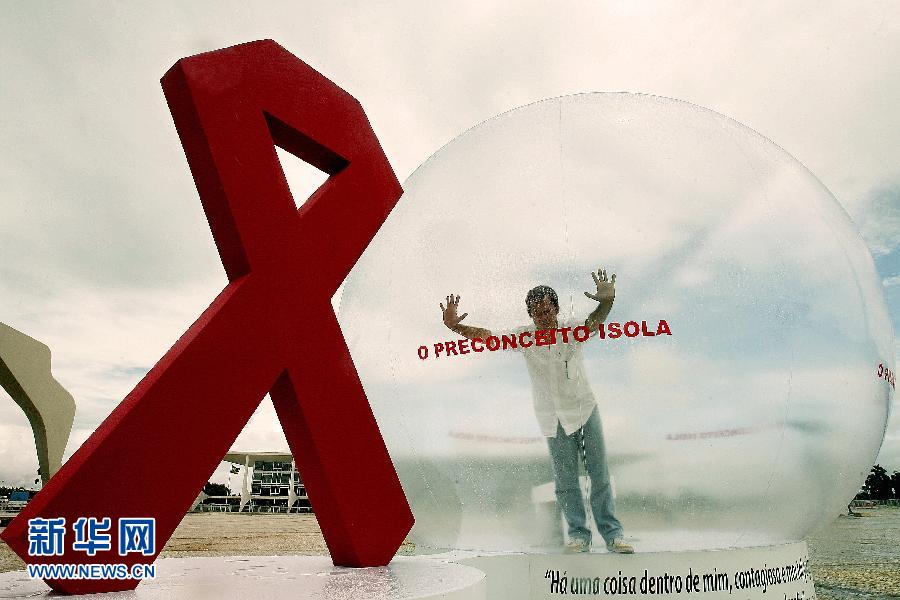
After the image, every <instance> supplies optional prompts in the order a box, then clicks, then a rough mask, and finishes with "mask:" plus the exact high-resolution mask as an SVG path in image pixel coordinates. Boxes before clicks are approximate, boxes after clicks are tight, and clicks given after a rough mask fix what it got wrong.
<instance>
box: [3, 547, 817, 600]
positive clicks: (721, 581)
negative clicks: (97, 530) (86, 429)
mask: <svg viewBox="0 0 900 600" xmlns="http://www.w3.org/2000/svg"><path fill="white" fill-rule="evenodd" d="M156 565H157V568H156V574H157V576H156V578H155V579H150V580H146V581H144V582H142V583H141V584H140V585H139V586H138V587H137V589H136V590H134V591H131V592H120V593H116V594H104V595H103V596H93V597H97V598H103V600H114V599H116V598H129V599H135V600H156V599H162V598H165V599H170V598H173V599H187V598H190V599H206V598H225V597H231V598H252V599H253V600H268V599H270V598H271V599H273V600H274V599H279V600H280V599H284V598H307V599H310V600H326V599H327V600H351V599H352V600H363V599H367V600H412V599H418V598H436V599H438V598H439V599H444V600H526V599H531V600H537V599H547V600H550V599H554V598H560V597H561V596H573V595H575V596H584V597H594V598H599V597H610V596H612V597H620V598H669V599H675V598H703V599H704V600H706V599H712V598H723V599H724V598H728V599H731V600H734V599H735V598H740V599H741V600H751V599H757V598H758V599H760V600H762V599H768V600H772V599H775V600H785V599H787V600H801V599H802V600H805V599H810V598H815V591H814V588H813V582H812V578H811V577H810V575H809V569H808V551H807V548H806V544H805V543H804V542H796V543H792V544H783V545H778V546H766V547H757V548H742V549H733V550H715V551H712V550H710V551H690V552H648V553H637V554H632V555H616V554H608V553H605V552H599V553H588V554H578V555H566V554H511V553H493V554H483V553H479V554H476V553H466V552H453V553H448V554H439V555H429V556H414V557H397V558H395V559H394V560H393V561H391V564H390V565H388V566H386V567H380V568H370V569H348V568H342V567H335V566H334V565H332V564H331V561H330V559H329V558H328V557H326V556H259V557H258V556H253V557H247V556H244V557H215V558H164V559H159V560H158V561H156ZM689 587H690V588H691V589H690V591H688V588H689ZM51 595H53V597H58V596H56V595H55V594H51V591H50V589H49V588H48V587H47V586H46V585H45V584H44V583H43V582H42V581H40V580H32V579H29V578H28V577H27V575H26V573H25V572H24V571H16V572H12V573H3V574H0V598H35V597H38V598H40V597H49V596H51ZM78 597H84V596H78Z"/></svg>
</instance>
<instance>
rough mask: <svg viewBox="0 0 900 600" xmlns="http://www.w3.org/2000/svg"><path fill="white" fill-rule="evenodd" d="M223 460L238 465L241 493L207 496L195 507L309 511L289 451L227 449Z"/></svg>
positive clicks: (224, 509) (303, 488)
mask: <svg viewBox="0 0 900 600" xmlns="http://www.w3.org/2000/svg"><path fill="white" fill-rule="evenodd" d="M223 460H224V461H225V462H229V463H232V464H234V465H237V466H238V467H239V468H240V473H241V476H242V477H241V492H240V495H235V496H207V497H206V498H204V499H203V500H202V502H201V503H199V504H197V505H196V509H197V510H200V511H227V512H269V513H271V512H276V513H278V512H280V513H287V512H312V508H311V507H310V504H309V497H308V496H307V495H306V487H305V486H304V485H303V481H302V480H301V479H300V474H299V473H298V472H297V468H296V465H295V463H294V458H293V457H292V456H291V455H290V454H285V453H281V452H229V453H228V454H226V455H225V458H224V459H223ZM232 473H235V471H232Z"/></svg>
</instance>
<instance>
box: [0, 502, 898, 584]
mask: <svg viewBox="0 0 900 600" xmlns="http://www.w3.org/2000/svg"><path fill="white" fill-rule="evenodd" d="M858 512H860V513H861V514H863V515H864V516H862V517H858V518H851V517H839V518H837V519H836V520H835V521H834V522H833V523H831V524H830V525H829V526H827V527H826V528H824V529H823V530H822V531H820V532H818V533H816V534H815V535H813V536H811V537H810V538H809V539H808V540H807V542H808V544H809V552H810V563H811V566H812V572H813V578H814V580H815V582H816V593H817V595H818V597H819V598H820V599H822V600H851V599H867V600H876V599H877V600H884V599H888V598H900V508H876V509H859V511H858ZM412 550H413V548H412V546H411V545H408V544H407V545H404V547H402V548H401V549H400V553H401V554H408V553H411V552H412ZM326 553H327V548H326V547H325V542H324V540H323V539H322V532H321V530H320V529H319V525H318V523H317V522H316V519H315V516H314V515H298V514H294V515H279V514H259V515H256V514H234V513H194V514H189V515H187V516H186V517H185V518H184V520H183V521H182V522H181V525H179V526H178V529H176V530H175V534H174V535H173V536H172V539H170V540H169V543H168V544H166V548H165V550H163V552H162V556H164V557H175V556H229V555H239V554H242V555H258V556H269V555H273V554H278V555H285V554H300V555H304V554H305V555H320V554H326ZM19 569H24V563H22V561H21V560H20V559H19V558H18V557H17V556H16V555H14V554H13V553H12V551H11V550H10V549H9V547H8V546H6V544H2V543H0V572H4V571H14V570H19Z"/></svg>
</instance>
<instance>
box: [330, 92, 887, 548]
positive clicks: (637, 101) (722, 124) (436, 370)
mask: <svg viewBox="0 0 900 600" xmlns="http://www.w3.org/2000/svg"><path fill="white" fill-rule="evenodd" d="M404 189H405V194H404V196H403V198H401V200H400V202H399V204H398V205H397V207H396V209H395V210H394V212H393V213H392V214H391V215H390V217H389V219H388V221H387V223H386V224H385V226H384V228H383V229H382V230H381V231H380V232H379V233H378V235H377V236H376V238H375V239H374V241H373V242H372V244H371V246H370V247H369V248H368V250H367V251H366V253H365V254H364V255H363V257H362V258H361V260H360V261H359V263H358V264H357V265H356V267H355V268H354V270H353V271H352V273H351V274H350V276H349V277H348V279H347V281H346V285H345V289H344V293H343V296H342V300H341V305H340V311H339V313H340V317H339V318H340V322H341V326H342V328H343V331H344V333H345V336H346V337H347V340H348V343H349V345H350V350H351V353H352V356H353V359H354V362H355V365H356V367H357V369H358V371H359V374H360V377H361V379H362V381H363V385H364V387H365V389H366V393H367V394H368V397H369V399H370V401H371V403H372V406H373V410H374V411H375V415H376V418H377V420H378V423H379V426H380V427H381V430H382V433H383V435H384V437H385V440H386V442H387V445H388V448H389V450H390V451H391V454H392V457H393V459H394V463H395V465H396V467H397V470H398V473H399V475H400V478H401V481H402V483H403V486H404V489H405V491H406V493H407V496H408V498H409V501H410V504H411V506H412V509H413V513H414V514H415V516H416V520H417V521H416V525H415V527H414V529H413V532H412V539H413V541H414V542H415V543H416V544H418V545H420V546H423V547H426V548H433V549H472V550H502V551H559V550H560V549H561V548H563V545H564V544H565V543H566V542H569V541H572V539H573V538H574V537H575V535H574V534H573V530H572V526H571V524H570V523H567V518H569V519H571V518H572V515H571V514H570V513H571V511H572V510H575V509H573V508H572V507H573V506H575V505H577V504H579V503H578V502H577V499H574V498H573V497H572V494H573V488H572V485H574V486H575V488H574V489H575V492H574V493H575V494H577V495H580V497H581V498H582V501H581V503H580V504H581V505H583V506H584V508H585V511H586V516H585V523H586V524H587V526H588V527H589V528H590V529H591V530H592V532H593V533H592V537H593V543H594V544H595V545H598V544H600V545H602V542H603V540H601V537H600V535H599V534H598V532H597V530H596V526H595V523H596V522H597V521H601V522H603V523H604V526H608V524H609V520H608V518H607V517H605V516H602V515H599V516H598V518H592V514H591V513H592V512H597V511H598V510H603V511H607V510H609V511H610V512H612V513H613V514H614V515H615V517H616V518H617V519H618V522H619V523H621V527H622V529H623V530H624V537H625V540H626V541H627V542H628V543H629V544H633V545H634V546H635V547H636V548H637V550H638V551H650V550H686V549H714V548H734V547H743V546H753V545H760V544H770V543H778V542H782V541H789V540H799V539H801V538H802V537H803V536H805V535H806V534H808V533H810V532H811V531H812V530H814V529H815V528H816V527H817V526H819V525H822V524H824V523H826V522H828V521H829V520H830V519H832V518H834V516H835V515H837V514H838V513H840V512H842V511H843V510H844V509H845V507H846V505H847V503H848V502H849V501H850V500H851V499H852V498H853V496H854V494H855V493H856V491H857V489H858V487H859V485H860V484H861V483H862V482H863V480H864V479H865V475H866V473H867V472H868V470H869V468H870V467H871V465H872V463H873V461H874V459H875V457H876V454H877V452H878V449H879V447H880V445H881V442H882V439H883V436H884V430H885V425H886V421H887V417H888V412H889V407H890V403H891V399H892V395H893V388H892V382H891V379H892V372H893V361H894V357H893V346H892V344H893V333H892V330H891V323H890V320H889V316H888V312H887V308H886V305H885V301H884V296H883V290H882V287H881V283H880V280H879V278H878V276H877V274H876V271H875V268H874V264H873V261H872V258H871V256H870V254H869V251H868V249H867V248H866V246H865V244H864V242H863V241H862V239H861V238H860V236H859V234H858V232H857V230H856V228H855V227H854V225H853V224H852V222H851V221H850V219H849V218H848V216H847V215H846V213H845V212H844V211H843V210H842V208H841V207H840V206H839V204H838V203H837V202H836V201H835V199H834V198H833V197H832V195H831V194H830V193H829V192H828V190H827V189H825V187H824V186H823V185H822V184H821V183H820V182H819V181H818V180H817V179H816V178H815V177H814V176H813V175H812V174H811V173H810V172H809V171H808V170H807V169H805V168H804V167H803V166H802V165H801V164H800V163H799V162H797V161H796V160H795V159H793V158H792V157H791V156H790V155H788V154H787V153H786V152H785V151H783V150H782V149H781V148H779V147H778V146H776V145H775V144H773V143H772V142H770V141H768V140H767V139H765V138H763V137H762V136H760V135H758V134H757V133H755V132H754V131H752V130H750V129H748V128H747V127H745V126H743V125H741V124H739V123H737V122H735V121H733V120H731V119H729V118H726V117H724V116H722V115H719V114H716V113H714V112H711V111H709V110H706V109H702V108H699V107H696V106H693V105H690V104H687V103H684V102H678V101H674V100H669V99H664V98H658V97H653V96H644V95H633V94H585V95H578V96H572V97H564V98H557V99H552V100H546V101H542V102H538V103H536V104H532V105H528V106H525V107H523V108H519V109H516V110H513V111H511V112H508V113H505V114H503V115H500V116H498V117H496V118H493V119H491V120H489V121H486V122H484V123H482V124H481V125H479V126H477V127H475V128H473V129H471V130H469V131H467V132H466V133H464V134H462V135H460V136H459V137H458V138H456V139H455V140H453V141H452V142H451V143H449V144H447V145H446V146H445V147H443V148H442V149H440V150H439V151H438V152H437V153H436V154H434V156H432V157H431V158H430V159H429V160H428V161H427V162H425V163H424V164H423V165H422V166H421V167H420V168H419V169H418V170H417V171H416V172H415V173H414V174H413V175H412V176H411V177H410V178H409V180H408V181H407V182H406V183H405V185H404ZM604 270H605V271H606V273H605V275H606V279H607V280H608V281H602V279H604V273H603V271H604ZM598 272H599V274H598ZM612 274H615V275H616V280H615V284H614V290H615V299H614V302H613V304H612V307H611V309H610V310H609V313H608V315H603V316H604V319H603V320H604V323H603V328H602V329H601V328H600V327H598V326H597V324H596V323H593V322H591V323H590V325H591V327H589V329H587V330H584V329H582V330H581V332H582V334H583V333H584V332H585V331H588V332H589V333H590V337H589V338H587V339H583V340H575V339H574V335H575V333H576V331H575V329H574V327H577V326H579V325H580V326H584V322H585V320H586V319H587V318H588V316H589V315H590V314H592V313H593V312H594V311H595V309H596V308H597V307H598V302H597V301H596V300H594V299H592V298H589V297H587V296H586V295H585V292H589V293H591V294H592V295H594V296H597V291H598V288H599V287H600V286H601V283H602V284H603V285H604V286H606V288H605V289H608V288H609V285H611V279H612ZM595 277H596V278H597V279H600V280H601V282H600V283H595V279H594V278H595ZM539 285H546V286H549V287H550V288H552V289H553V290H554V291H555V292H556V294H557V301H556V304H557V305H558V308H559V313H558V316H557V322H556V325H555V326H554V327H553V328H551V329H557V331H556V332H555V333H554V336H555V338H556V339H555V341H554V342H553V343H546V344H543V345H541V347H540V348H537V347H536V346H533V347H529V348H527V349H526V350H522V348H521V347H519V348H517V349H515V350H514V349H512V348H511V347H510V345H511V343H513V342H515V343H516V344H522V345H524V344H525V343H527V342H536V336H537V335H538V330H543V331H546V330H547V328H546V327H544V328H543V329H542V328H541V327H538V326H537V324H536V323H535V321H534V319H533V318H532V316H530V315H529V307H528V306H526V301H525V300H526V295H527V294H528V293H529V290H531V289H533V288H535V287H536V286H539ZM451 294H454V297H453V298H452V299H451V301H452V302H454V303H455V301H456V297H455V295H459V302H458V311H459V314H460V315H461V314H463V313H468V316H467V317H465V319H464V320H463V321H461V323H460V324H461V325H467V326H471V327H475V328H483V329H486V330H489V331H490V333H491V335H493V336H494V338H495V339H494V340H493V341H491V340H487V339H485V340H483V341H482V340H474V341H473V340H469V339H466V338H465V337H464V336H463V335H459V334H457V333H454V332H453V331H450V330H449V329H448V328H447V327H445V326H444V324H443V322H442V317H443V314H442V313H443V311H442V308H444V309H446V308H447V304H446V303H447V301H448V297H449V296H450V295H451ZM538 300H540V301H541V302H543V303H546V302H550V304H551V305H553V302H551V301H550V300H549V295H548V294H544V295H541V296H540V297H539V298H538ZM441 305H443V307H442V306H441ZM533 306H534V307H537V306H538V305H537V304H534V305H533ZM553 309H555V306H553V307H552V308H551V312H552V310H553ZM541 310H545V309H541ZM565 324H569V325H571V327H570V330H569V332H568V334H567V335H568V339H567V340H562V339H561V338H562V335H563V334H562V332H561V331H560V330H561V329H562V327H563V326H564V325H565ZM557 326H558V327H557ZM468 331H469V332H471V331H478V330H477V329H476V330H468ZM525 331H529V333H528V334H527V335H526V336H525V337H524V338H523V337H522V335H521V334H522V333H523V332H525ZM504 333H505V334H507V335H506V337H504V336H503V334H504ZM616 334H618V335H616ZM543 335H544V336H545V337H544V341H545V342H547V337H546V336H547V335H549V334H543ZM471 337H474V336H471ZM484 337H487V336H486V335H485V336H484ZM582 337H586V336H582ZM479 342H480V343H479ZM504 346H505V348H504ZM479 348H480V350H479ZM529 352H531V353H532V354H531V355H529ZM540 352H544V353H545V354H546V355H547V356H550V353H554V356H555V357H556V358H554V359H553V361H556V362H554V363H553V365H551V366H548V367H546V368H547V369H556V370H555V371H552V373H551V375H547V374H546V373H544V374H541V373H540V372H539V371H540V369H542V368H544V367H539V366H538V367H536V366H535V365H536V364H537V363H535V362H534V360H537V359H534V360H532V359H533V358H534V356H538V357H539V358H540V356H539V353H540ZM541 356H542V355H541ZM548 364H550V363H548ZM535 369H537V371H535ZM549 372H550V371H548V373H549ZM553 378H556V379H553ZM563 379H567V381H565V382H563ZM573 380H574V381H575V382H576V383H572V382H573ZM548 382H549V383H548ZM576 384H577V385H576ZM554 386H557V387H554ZM566 386H568V387H566ZM573 386H574V387H573ZM576 389H577V391H576V392H572V393H573V394H576V395H577V394H581V395H582V396H585V394H586V395H587V396H585V397H586V398H587V399H586V400H585V398H581V399H580V400H578V402H576V404H572V403H571V399H570V400H561V399H560V398H561V397H562V396H565V395H566V394H567V393H569V392H565V391H564V390H570V391H571V390H576ZM548 390H549V391H548ZM554 390H556V391H554ZM559 390H563V391H559ZM585 390H587V391H585ZM557 392H558V395H559V396H560V397H555V396H554V394H557ZM573 397H574V396H573ZM591 398H593V400H591ZM594 401H595V402H596V407H597V415H598V416H599V419H597V421H596V422H597V423H598V424H599V426H600V427H602V436H601V437H600V438H599V439H600V440H602V442H603V446H602V448H600V447H598V446H597V444H596V438H597V436H596V435H595V434H592V435H594V438H595V439H594V440H593V441H591V440H590V439H588V437H587V434H584V435H582V437H578V433H579V431H582V430H583V428H584V427H586V426H587V425H586V423H587V421H585V419H586V418H587V416H588V415H589V414H590V413H591V412H592V410H593V404H592V402H594ZM566 402H569V404H568V405H566ZM579 402H580V404H579ZM548 403H549V404H548ZM554 403H555V404H554ZM548 406H549V407H550V408H549V409H548ZM573 406H574V407H575V408H573ZM554 407H555V408H554ZM553 410H557V411H558V412H559V414H555V413H554V412H553ZM548 411H549V412H548ZM567 411H568V412H567ZM573 411H574V412H573ZM563 413H565V415H564V414H563ZM548 414H549V417H548ZM548 419H550V420H551V422H552V424H553V425H554V426H555V425H556V424H557V419H558V420H559V424H560V426H562V425H566V427H564V428H563V436H561V437H560V436H554V437H553V438H548V431H547V426H546V422H547V420H548ZM563 421H566V422H565V423H564V422H563ZM572 428H574V429H572ZM569 429H572V431H569ZM573 432H574V433H573ZM553 433H555V432H553ZM569 434H571V435H572V436H573V439H575V441H576V447H575V451H576V453H577V456H575V455H573V456H574V458H571V459H568V460H569V462H568V463H565V462H551V448H552V443H553V442H552V440H556V441H560V440H562V439H563V438H566V439H568V437H569ZM554 452H557V453H559V452H560V451H559V450H558V449H557V450H554ZM557 460H558V461H560V460H562V459H557ZM564 464H568V465H569V467H571V469H573V470H572V471H571V472H569V473H568V474H567V475H566V477H568V478H569V479H567V481H569V483H568V484H567V485H568V486H569V488H568V489H567V490H565V492H566V494H569V495H568V496H565V495H562V496H561V495H560V494H558V493H557V492H558V491H560V490H558V489H557V485H556V483H555V482H556V479H555V477H557V476H561V475H560V474H559V473H558V472H556V471H555V470H554V469H555V468H556V469H559V468H561V467H559V465H564ZM554 465H557V466H556V467H554ZM603 468H605V469H606V470H607V472H608V489H606V488H605V487H603V486H605V485H606V484H605V483H604V481H603V478H602V476H598V477H597V478H593V477H592V476H593V475H594V474H595V472H597V469H600V470H602V469H603ZM573 478H574V479H573ZM572 481H575V484H572V483H571V482H572ZM592 482H593V483H592ZM598 482H599V483H598ZM592 486H593V487H592ZM594 488H595V489H594ZM601 488H603V490H601ZM592 489H593V490H594V491H596V490H601V491H602V493H600V494H599V496H603V497H606V496H608V497H609V498H611V501H612V503H613V504H614V508H611V509H610V508H609V507H603V506H600V504H602V503H599V504H598V502H597V501H596V497H595V496H597V494H594V493H593V492H592ZM604 490H605V491H604ZM604 494H605V496H604ZM371 500H372V501H373V502H377V501H378V499H377V498H372V499H371ZM600 517H602V518H600ZM576 520H577V519H576ZM576 533H577V532H576ZM606 533H609V532H608V531H607V532H606Z"/></svg>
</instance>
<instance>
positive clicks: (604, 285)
mask: <svg viewBox="0 0 900 600" xmlns="http://www.w3.org/2000/svg"><path fill="white" fill-rule="evenodd" d="M591 277H593V278H594V283H595V284H597V292H596V293H594V294H591V293H589V292H585V293H584V295H585V296H587V297H588V298H590V299H591V300H596V301H597V302H608V301H610V300H612V299H613V298H615V297H616V274H615V273H613V274H612V277H611V278H607V276H606V269H597V272H596V273H594V272H593V271H591Z"/></svg>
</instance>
